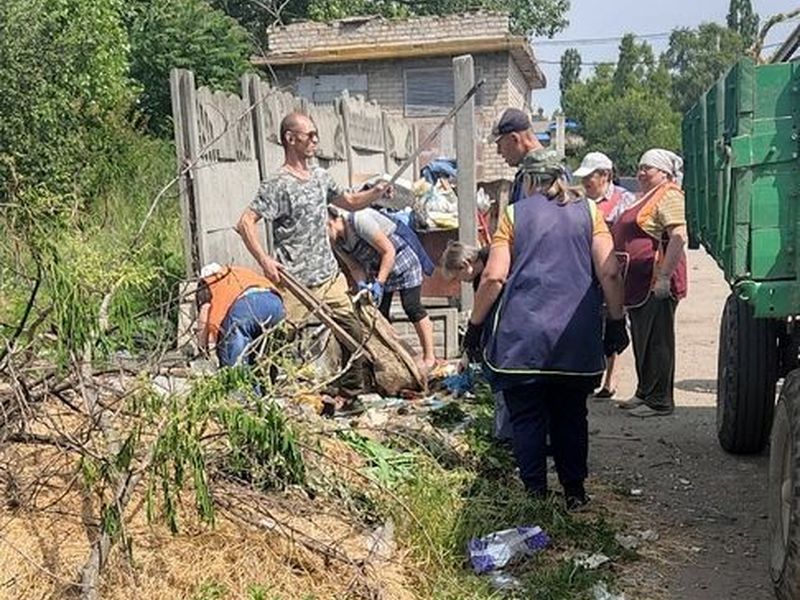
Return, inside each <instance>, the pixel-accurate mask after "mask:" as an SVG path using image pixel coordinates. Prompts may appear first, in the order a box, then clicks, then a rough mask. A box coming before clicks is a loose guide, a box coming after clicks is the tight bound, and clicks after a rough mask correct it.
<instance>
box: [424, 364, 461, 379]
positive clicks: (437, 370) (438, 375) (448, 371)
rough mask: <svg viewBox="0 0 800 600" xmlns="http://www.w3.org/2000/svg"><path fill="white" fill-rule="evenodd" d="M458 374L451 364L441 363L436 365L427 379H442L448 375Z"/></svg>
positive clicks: (456, 368) (455, 367)
mask: <svg viewBox="0 0 800 600" xmlns="http://www.w3.org/2000/svg"><path fill="white" fill-rule="evenodd" d="M456 373H458V367H457V366H456V365H455V364H454V363H451V362H443V363H440V364H437V365H436V366H435V367H433V369H431V372H430V373H428V379H444V378H445V377H447V376H448V375H455V374H456Z"/></svg>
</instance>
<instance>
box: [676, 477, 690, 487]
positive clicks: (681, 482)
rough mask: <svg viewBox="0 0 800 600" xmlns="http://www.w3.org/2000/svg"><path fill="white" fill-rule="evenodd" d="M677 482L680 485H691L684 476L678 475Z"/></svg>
mask: <svg viewBox="0 0 800 600" xmlns="http://www.w3.org/2000/svg"><path fill="white" fill-rule="evenodd" d="M678 483H680V484H681V485H686V486H689V485H692V482H691V481H689V480H688V479H686V478H685V477H679V478H678Z"/></svg>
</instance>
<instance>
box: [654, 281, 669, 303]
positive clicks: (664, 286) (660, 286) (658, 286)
mask: <svg viewBox="0 0 800 600" xmlns="http://www.w3.org/2000/svg"><path fill="white" fill-rule="evenodd" d="M671 293H672V284H671V282H670V277H669V275H659V276H658V277H656V282H655V283H654V284H653V296H655V297H656V298H658V299H659V300H664V299H665V298H669V296H670V294H671Z"/></svg>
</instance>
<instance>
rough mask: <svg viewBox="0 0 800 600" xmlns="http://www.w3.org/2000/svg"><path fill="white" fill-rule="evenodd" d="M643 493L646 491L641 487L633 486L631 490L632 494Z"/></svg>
mask: <svg viewBox="0 0 800 600" xmlns="http://www.w3.org/2000/svg"><path fill="white" fill-rule="evenodd" d="M643 493H644V492H643V491H642V490H641V488H633V489H632V490H631V496H641V495H642V494H643Z"/></svg>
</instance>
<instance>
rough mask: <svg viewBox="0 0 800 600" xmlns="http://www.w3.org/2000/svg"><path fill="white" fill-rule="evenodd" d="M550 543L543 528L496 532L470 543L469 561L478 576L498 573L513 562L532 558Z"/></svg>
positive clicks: (474, 539) (522, 528) (521, 528)
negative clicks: (524, 557)
mask: <svg viewBox="0 0 800 600" xmlns="http://www.w3.org/2000/svg"><path fill="white" fill-rule="evenodd" d="M549 543H550V537H549V536H548V535H547V534H546V533H545V532H544V530H543V529H542V528H541V527H537V526H534V527H516V528H515V529H504V530H502V531H496V532H494V533H491V534H489V535H487V536H485V537H482V538H473V539H471V540H470V542H469V560H470V563H471V564H472V568H473V570H474V571H475V572H476V573H477V574H479V575H480V574H481V573H488V572H489V571H496V570H497V569H500V568H502V567H504V566H505V565H507V564H508V563H509V562H510V561H511V560H513V559H515V558H519V557H522V556H531V555H533V554H534V553H535V552H537V551H538V550H541V549H543V548H545V547H547V545H548V544H549Z"/></svg>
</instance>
